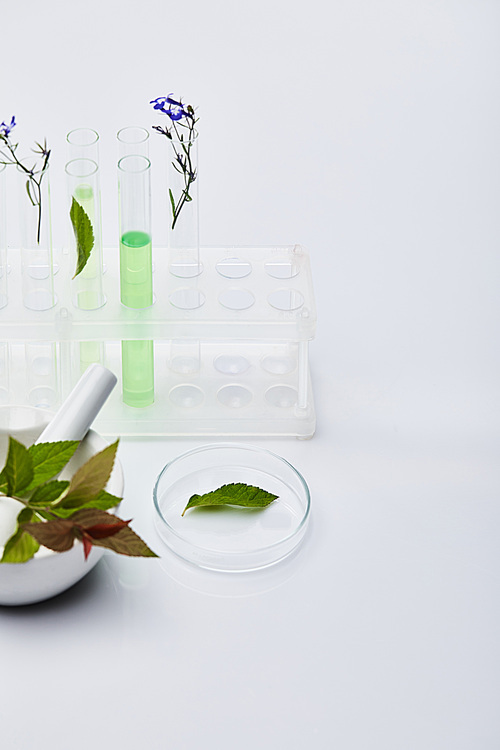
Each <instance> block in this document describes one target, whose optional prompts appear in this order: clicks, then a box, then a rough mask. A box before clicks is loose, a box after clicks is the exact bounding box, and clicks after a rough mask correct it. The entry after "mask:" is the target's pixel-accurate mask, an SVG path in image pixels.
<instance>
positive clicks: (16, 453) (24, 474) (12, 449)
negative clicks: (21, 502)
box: [2, 437, 33, 496]
mask: <svg viewBox="0 0 500 750" xmlns="http://www.w3.org/2000/svg"><path fill="white" fill-rule="evenodd" d="M2 477H3V480H2V481H3V482H4V483H5V482H6V484H7V490H6V494H7V495H11V496H12V495H15V494H19V493H20V492H22V491H23V490H25V489H26V487H27V486H28V485H29V483H30V482H31V480H32V479H33V462H32V460H31V456H30V454H29V453H28V449H27V448H25V447H24V445H23V444H22V443H19V442H18V441H17V440H15V438H13V437H10V438H9V452H8V453H7V460H6V462H5V466H4V468H3V470H2Z"/></svg>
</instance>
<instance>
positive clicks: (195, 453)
mask: <svg viewBox="0 0 500 750" xmlns="http://www.w3.org/2000/svg"><path fill="white" fill-rule="evenodd" d="M233 482H234V483H238V482H242V483H245V484H250V485H253V486H256V487H260V488H261V489H263V490H267V491H268V492H271V493H273V494H274V495H277V496H278V498H277V499H276V500H274V501H273V502H272V503H271V504H270V505H268V506H267V508H242V507H236V506H219V507H211V508H192V509H190V510H188V511H186V513H185V515H184V516H182V512H183V510H184V508H185V507H186V505H187V503H188V501H189V498H190V497H191V496H192V495H194V494H198V495H202V494H204V493H206V492H211V491H213V490H215V489H217V488H219V487H221V486H222V485H224V484H231V483H233ZM153 502H154V507H155V511H156V513H155V524H156V528H157V530H158V533H159V535H160V537H161V538H162V540H163V541H164V542H165V544H166V545H167V546H168V547H169V549H170V550H172V552H175V554H177V555H178V556H179V557H181V558H183V559H184V560H187V561H189V562H191V563H194V564H195V565H198V566H199V567H202V568H208V569H210V570H220V571H234V572H237V571H249V570H257V569H258V568H264V567H267V566H269V565H273V564H274V563H277V562H278V561H280V560H282V559H283V558H285V557H287V556H288V555H289V554H290V553H291V552H293V551H294V550H295V549H296V547H298V545H299V544H300V543H301V541H302V539H303V538H304V535H305V533H306V530H307V526H308V522H309V513H310V505H311V500H310V495H309V488H308V486H307V484H306V482H305V480H304V478H303V477H302V476H301V474H300V473H299V472H298V471H297V470H296V469H295V468H294V467H293V466H292V465H291V464H290V463H288V461H285V459H283V458H281V457H280V456H277V455H276V454H274V453H271V452H270V451H268V450H265V449H263V448H259V447H256V446H252V445H245V444H242V443H217V444H214V445H205V446H203V447H200V448H196V449H195V450H192V451H189V452H188V453H184V454H183V455H181V456H179V457H178V458H176V459H174V460H173V461H171V462H170V463H168V464H167V465H166V466H165V468H164V469H163V471H162V472H161V473H160V475H159V476H158V479H157V480H156V484H155V487H154V491H153Z"/></svg>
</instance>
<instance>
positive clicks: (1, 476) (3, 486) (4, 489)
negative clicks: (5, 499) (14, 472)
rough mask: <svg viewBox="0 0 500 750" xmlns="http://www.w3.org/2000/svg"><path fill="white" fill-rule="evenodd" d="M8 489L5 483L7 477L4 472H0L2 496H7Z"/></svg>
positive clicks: (6, 482) (7, 484)
mask: <svg viewBox="0 0 500 750" xmlns="http://www.w3.org/2000/svg"><path fill="white" fill-rule="evenodd" d="M8 489H9V483H8V481H7V477H6V476H5V472H4V471H3V469H2V471H0V492H1V493H2V494H3V495H7V490H8Z"/></svg>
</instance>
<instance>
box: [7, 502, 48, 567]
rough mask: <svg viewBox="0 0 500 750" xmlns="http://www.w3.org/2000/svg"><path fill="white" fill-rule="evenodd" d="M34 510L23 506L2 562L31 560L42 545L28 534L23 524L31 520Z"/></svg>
mask: <svg viewBox="0 0 500 750" xmlns="http://www.w3.org/2000/svg"><path fill="white" fill-rule="evenodd" d="M32 518H33V512H32V511H31V510H30V509H29V508H23V509H22V511H21V512H20V513H19V515H18V517H17V529H16V531H15V532H14V534H13V535H12V536H11V537H10V539H9V540H8V541H7V543H6V545H5V547H4V550H3V555H2V559H1V560H0V562H3V563H4V562H5V563H23V562H27V561H28V560H31V558H32V557H33V555H34V554H35V552H37V551H38V549H39V548H40V545H39V544H38V542H37V541H36V540H35V539H33V537H32V536H30V534H28V533H27V532H26V531H25V530H24V529H23V528H21V524H23V523H25V522H28V521H31V519H32Z"/></svg>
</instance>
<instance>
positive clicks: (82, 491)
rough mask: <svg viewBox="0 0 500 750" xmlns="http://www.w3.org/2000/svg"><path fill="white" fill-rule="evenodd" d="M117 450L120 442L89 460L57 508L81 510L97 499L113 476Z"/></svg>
mask: <svg viewBox="0 0 500 750" xmlns="http://www.w3.org/2000/svg"><path fill="white" fill-rule="evenodd" d="M117 448H118V440H117V441H116V442H115V443H112V444H111V445H108V446H106V448H104V450H102V451H100V453H96V454H95V455H94V456H92V457H91V458H89V460H88V461H87V463H85V464H84V465H83V466H81V467H80V468H79V469H78V471H77V472H76V473H75V474H74V476H73V478H72V479H71V482H70V485H69V489H68V492H67V494H66V495H65V496H64V497H63V498H62V500H61V502H60V503H59V504H58V506H57V507H61V508H73V509H75V508H80V507H81V506H82V505H86V504H87V503H89V502H90V501H92V500H94V499H95V498H97V496H98V495H99V493H100V492H101V491H102V490H104V488H105V487H106V484H107V483H108V480H109V477H110V476H111V471H112V470H113V464H114V462H115V456H116V450H117Z"/></svg>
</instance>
